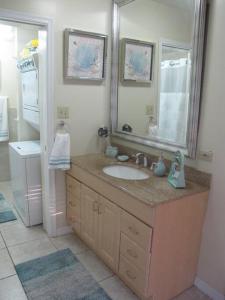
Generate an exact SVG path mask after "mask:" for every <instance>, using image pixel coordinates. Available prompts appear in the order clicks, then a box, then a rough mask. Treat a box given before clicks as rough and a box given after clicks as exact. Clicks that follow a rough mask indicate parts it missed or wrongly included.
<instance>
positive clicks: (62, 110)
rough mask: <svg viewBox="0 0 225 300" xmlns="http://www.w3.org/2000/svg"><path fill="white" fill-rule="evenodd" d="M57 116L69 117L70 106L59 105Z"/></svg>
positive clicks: (60, 117) (59, 117)
mask: <svg viewBox="0 0 225 300" xmlns="http://www.w3.org/2000/svg"><path fill="white" fill-rule="evenodd" d="M57 118H58V119H69V107H68V106H58V107H57Z"/></svg>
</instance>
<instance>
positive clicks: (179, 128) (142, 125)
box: [112, 0, 204, 152]
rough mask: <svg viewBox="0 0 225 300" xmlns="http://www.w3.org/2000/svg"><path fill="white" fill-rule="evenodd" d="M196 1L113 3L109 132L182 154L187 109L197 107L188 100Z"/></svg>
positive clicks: (187, 125)
mask: <svg viewBox="0 0 225 300" xmlns="http://www.w3.org/2000/svg"><path fill="white" fill-rule="evenodd" d="M196 1H197V2H198V4H199V3H200V2H202V3H201V5H203V2H204V0H182V1H180V0H114V14H113V15H114V23H113V24H114V28H113V29H114V39H113V43H114V53H113V54H114V56H113V59H114V68H113V72H114V73H112V79H113V80H114V81H113V82H114V83H113V84H114V85H113V88H114V90H113V88H112V107H116V110H115V109H114V111H113V112H112V120H113V124H112V127H113V132H114V133H117V134H120V136H122V137H123V136H124V138H126V139H129V140H132V138H133V140H134V141H136V142H137V141H138V142H141V143H144V144H149V145H152V144H153V145H154V146H157V145H159V147H161V148H165V149H167V148H166V146H165V147H162V145H168V146H169V145H170V146H171V149H172V148H173V147H174V149H175V147H176V149H177V148H183V149H184V150H185V149H186V150H187V152H188V147H189V145H188V143H189V136H188V134H190V131H191V130H190V126H191V125H190V120H192V118H193V115H192V110H193V107H192V106H193V103H195V102H196V105H198V106H199V99H197V100H196V99H195V101H194V100H193V99H192V98H191V97H193V96H192V90H193V86H192V80H193V74H192V71H193V69H194V68H193V65H194V63H195V64H196V53H193V52H194V50H195V51H196V49H193V47H194V46H195V43H194V42H196V41H195V40H194V37H196V36H197V34H196V32H195V31H196V30H198V29H199V28H197V27H196V24H197V23H196V22H197V21H198V19H196V16H197V15H198V14H196V10H197V11H198V9H199V7H198V5H197V2H196ZM198 13H199V14H200V12H199V11H198ZM201 13H203V10H202V11H201ZM203 15H204V14H203ZM198 16H199V15H198ZM115 18H117V20H115ZM203 23H204V22H203ZM203 32H204V31H203ZM115 45H116V46H115ZM199 45H200V43H199ZM116 47H117V48H116ZM202 49H203V43H202ZM116 51H117V53H118V54H115V53H116ZM116 55H118V58H117V59H116ZM115 63H116V64H117V65H115ZM198 63H199V65H198V66H199V67H201V61H199V62H198ZM116 67H117V72H115V71H116V70H115V68H116ZM195 69H196V65H195ZM115 74H116V75H115ZM198 79H199V78H198ZM199 86H200V84H199ZM198 88H199V87H198ZM192 100H193V101H192ZM113 101H114V102H113ZM115 102H116V103H115ZM196 111H198V108H197V106H196ZM113 114H116V116H115V115H113ZM197 118H198V116H197ZM195 121H196V122H197V120H195ZM195 130H196V128H195ZM194 134H195V135H196V136H197V132H195V133H194ZM196 136H195V137H194V139H193V138H192V140H195V139H196ZM137 138H138V139H137ZM148 141H149V142H148ZM151 141H152V142H153V143H152V144H151ZM194 147H195V146H194V145H192V148H193V149H194Z"/></svg>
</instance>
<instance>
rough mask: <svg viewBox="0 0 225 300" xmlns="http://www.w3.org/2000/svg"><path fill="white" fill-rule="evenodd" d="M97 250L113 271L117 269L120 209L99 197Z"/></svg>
mask: <svg viewBox="0 0 225 300" xmlns="http://www.w3.org/2000/svg"><path fill="white" fill-rule="evenodd" d="M98 242H99V244H98V252H99V255H100V256H101V257H102V259H103V260H104V261H105V262H106V263H107V265H109V266H110V267H111V268H112V269H113V270H114V271H117V269H118V261H119V242H120V209H119V208H118V206H116V205H115V204H113V203H112V202H110V201H108V200H107V199H105V198H104V197H101V196H100V197H99V222H98Z"/></svg>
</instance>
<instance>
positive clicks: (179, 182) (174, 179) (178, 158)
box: [168, 151, 186, 189]
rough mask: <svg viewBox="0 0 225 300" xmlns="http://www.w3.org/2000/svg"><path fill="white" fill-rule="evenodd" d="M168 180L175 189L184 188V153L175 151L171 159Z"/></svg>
mask: <svg viewBox="0 0 225 300" xmlns="http://www.w3.org/2000/svg"><path fill="white" fill-rule="evenodd" d="M168 182H169V183H170V184H171V185H172V186H173V187H174V188H176V189H181V188H185V186H186V184H185V177H184V155H183V153H181V152H180V151H177V152H176V153H175V155H174V159H173V161H172V165H171V169H170V173H169V176H168Z"/></svg>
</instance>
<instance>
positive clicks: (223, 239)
mask: <svg viewBox="0 0 225 300" xmlns="http://www.w3.org/2000/svg"><path fill="white" fill-rule="evenodd" d="M0 7H3V8H8V9H13V10H20V11H27V12H31V13H33V14H38V15H42V16H50V17H53V18H54V22H55V24H54V25H55V51H56V57H55V107H56V106H57V105H63V106H64V105H68V106H69V109H70V122H69V125H70V130H71V133H72V134H71V137H72V154H82V153H87V152H96V151H98V150H99V144H98V138H97V136H96V130H97V128H98V126H99V125H101V124H106V123H108V122H109V107H110V105H109V76H107V78H108V79H107V81H106V82H105V83H103V84H100V85H89V84H85V83H83V84H81V83H78V84H76V85H65V84H64V83H63V77H62V49H63V45H62V31H63V29H64V28H65V27H73V28H77V29H82V30H89V31H96V32H100V33H106V34H110V9H111V2H110V0H92V1H88V0H86V1H85V0H70V1H69V0H65V1H59V0H48V1H47V0H39V1H34V0H24V1H14V0H4V1H3V0H0ZM224 26H225V2H224V0H214V1H213V10H212V12H211V22H210V27H211V28H210V33H209V41H208V45H207V64H206V69H207V75H206V77H205V81H204V93H203V99H202V102H203V103H202V111H201V122H200V123H201V124H200V133H199V145H198V149H206V150H207V149H212V150H214V155H215V159H214V162H213V163H206V162H203V161H200V160H197V161H189V162H188V163H189V164H190V165H193V166H195V167H196V168H198V169H201V170H207V171H213V183H212V189H211V192H210V199H209V209H208V213H207V218H206V224H205V227H204V235H203V242H202V249H201V256H200V264H199V272H198V275H199V276H200V277H201V278H202V279H203V280H205V281H206V282H208V283H209V284H210V285H211V286H212V287H214V288H216V289H218V291H220V292H221V293H224V292H225V291H224V287H225V284H224V278H225V269H224V261H225V234H224V228H225V218H224V212H225V200H224V199H225V187H224V186H225V185H224V178H225V163H224V153H225V130H224V124H223V120H224V115H225V101H224V94H225V85H224V71H225V61H224V59H223V58H224V53H225V40H224V38H223V36H224V32H223V31H224ZM108 63H109V60H108ZM108 71H109V68H108ZM108 75H109V74H108ZM133 147H135V148H137V146H136V145H133ZM145 150H146V149H145ZM150 151H152V150H150ZM59 179H61V176H60V175H59ZM60 191H61V193H60V197H61V200H62V201H61V204H62V205H63V201H64V199H63V198H64V192H63V191H62V190H61V189H60ZM61 225H62V226H64V225H65V224H64V221H62V223H61Z"/></svg>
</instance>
